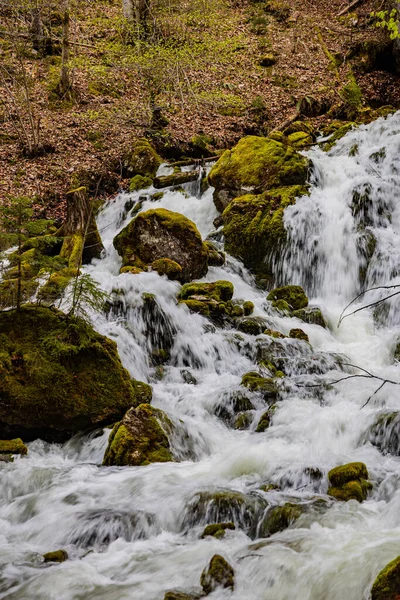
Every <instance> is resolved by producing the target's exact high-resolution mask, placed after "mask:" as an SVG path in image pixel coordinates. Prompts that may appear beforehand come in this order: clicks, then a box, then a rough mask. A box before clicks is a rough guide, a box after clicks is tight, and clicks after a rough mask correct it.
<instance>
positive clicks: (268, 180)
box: [208, 136, 308, 212]
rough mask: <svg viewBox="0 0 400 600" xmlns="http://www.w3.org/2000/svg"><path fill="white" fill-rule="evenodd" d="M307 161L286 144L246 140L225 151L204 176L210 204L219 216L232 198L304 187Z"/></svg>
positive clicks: (254, 139)
mask: <svg viewBox="0 0 400 600" xmlns="http://www.w3.org/2000/svg"><path fill="white" fill-rule="evenodd" d="M307 174H308V160H307V159H306V158H304V157H303V156H301V154H299V153H298V152H296V150H295V149H294V148H293V147H292V146H291V145H290V144H288V143H282V142H280V141H277V140H273V139H270V138H264V137H257V136H247V137H244V138H242V139H241V140H240V141H239V143H238V144H237V145H236V146H235V147H234V148H233V149H232V150H226V151H225V152H224V154H223V155H222V156H221V158H220V159H219V160H218V162H217V163H216V164H215V165H214V167H213V168H212V169H211V171H210V174H209V176H208V180H209V182H210V184H211V185H212V186H213V187H214V188H215V192H214V203H215V205H216V207H217V209H218V210H219V211H220V212H222V211H223V210H224V209H225V208H226V207H227V206H228V204H229V202H230V201H231V200H232V199H233V198H237V197H239V196H242V195H244V194H246V193H249V192H252V193H254V194H260V193H262V192H264V191H266V190H268V189H270V188H275V187H279V186H292V185H304V184H305V183H306V180H307Z"/></svg>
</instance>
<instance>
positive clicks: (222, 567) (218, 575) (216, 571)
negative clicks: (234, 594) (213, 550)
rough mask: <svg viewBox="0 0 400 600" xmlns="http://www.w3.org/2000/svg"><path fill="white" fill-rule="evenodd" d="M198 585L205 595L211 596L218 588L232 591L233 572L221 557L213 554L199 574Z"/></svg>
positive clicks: (233, 583)
mask: <svg viewBox="0 0 400 600" xmlns="http://www.w3.org/2000/svg"><path fill="white" fill-rule="evenodd" d="M200 585H201V587H202V588H203V590H204V592H205V593H206V594H211V593H212V592H214V591H215V590H216V589H217V588H219V587H222V588H228V589H231V590H233V588H234V586H235V572H234V570H233V568H232V567H231V565H230V564H229V563H228V562H227V561H226V560H225V559H224V558H223V557H222V556H220V555H219V554H215V555H214V556H213V557H212V559H211V561H210V564H209V565H208V567H206V568H205V569H204V571H203V572H202V574H201V577H200Z"/></svg>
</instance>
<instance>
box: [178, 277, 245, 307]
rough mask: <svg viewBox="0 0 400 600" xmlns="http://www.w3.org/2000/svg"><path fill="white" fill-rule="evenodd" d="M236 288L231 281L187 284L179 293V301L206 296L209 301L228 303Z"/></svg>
mask: <svg viewBox="0 0 400 600" xmlns="http://www.w3.org/2000/svg"><path fill="white" fill-rule="evenodd" d="M233 291H234V287H233V284H232V283H231V282H230V281H225V280H222V279H221V280H218V281H214V282H212V283H186V284H185V285H184V286H182V289H181V291H180V292H179V295H178V299H179V300H189V299H190V298H191V297H193V296H205V297H206V298H208V299H209V300H216V301H218V302H227V301H228V300H231V298H232V296H233Z"/></svg>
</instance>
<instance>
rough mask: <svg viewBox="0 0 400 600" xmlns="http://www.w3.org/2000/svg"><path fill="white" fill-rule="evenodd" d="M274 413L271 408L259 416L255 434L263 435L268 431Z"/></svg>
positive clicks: (273, 409)
mask: <svg viewBox="0 0 400 600" xmlns="http://www.w3.org/2000/svg"><path fill="white" fill-rule="evenodd" d="M274 412H275V407H273V406H271V408H269V409H268V410H267V411H265V413H264V414H263V415H261V418H260V420H259V421H258V425H257V428H256V433H263V432H264V431H266V430H267V429H268V427H269V426H270V425H271V420H272V415H273V414H274Z"/></svg>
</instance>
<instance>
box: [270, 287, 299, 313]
mask: <svg viewBox="0 0 400 600" xmlns="http://www.w3.org/2000/svg"><path fill="white" fill-rule="evenodd" d="M267 300H269V301H270V302H276V301H277V300H284V301H285V302H287V303H288V305H289V307H290V309H291V310H299V309H301V308H306V307H307V306H308V298H307V296H306V294H305V293H304V290H303V288H302V287H301V286H299V285H285V286H283V287H279V288H275V289H274V290H272V291H271V292H270V293H269V294H268V296H267Z"/></svg>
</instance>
